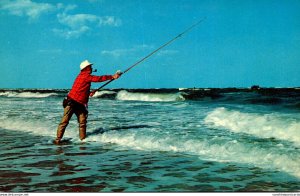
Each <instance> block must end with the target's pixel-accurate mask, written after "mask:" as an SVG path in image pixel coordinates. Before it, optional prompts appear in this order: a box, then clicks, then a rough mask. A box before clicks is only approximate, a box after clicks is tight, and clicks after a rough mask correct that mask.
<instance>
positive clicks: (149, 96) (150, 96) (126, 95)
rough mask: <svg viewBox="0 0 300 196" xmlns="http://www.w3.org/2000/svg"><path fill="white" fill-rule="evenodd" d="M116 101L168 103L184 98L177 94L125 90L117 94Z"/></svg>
mask: <svg viewBox="0 0 300 196" xmlns="http://www.w3.org/2000/svg"><path fill="white" fill-rule="evenodd" d="M116 99H117V100H126V101H153V102H168V101H183V100H184V98H183V96H182V95H181V94H179V93H161V94H158V93H155V94H154V93H131V92H128V91H126V90H122V91H120V92H118V94H117V97H116Z"/></svg>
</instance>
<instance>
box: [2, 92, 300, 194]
mask: <svg viewBox="0 0 300 196" xmlns="http://www.w3.org/2000/svg"><path fill="white" fill-rule="evenodd" d="M67 92H68V91H67V90H54V89H18V90H14V89H2V90H0V108H1V110H0V111H1V115H0V131H1V137H0V141H1V146H0V149H1V150H0V155H1V156H0V191H1V192H257V191H258V192H270V191H271V192H273V191H275V192H283V191H293V192H294V191H300V115H299V112H300V89H299V88H252V89H251V88H249V89H248V88H240V89H239V88H226V89H198V88H191V89H183V88H182V89H106V90H103V91H100V92H97V93H96V95H95V96H94V97H93V98H91V99H90V102H89V116H88V127H87V134H88V136H87V138H86V140H85V141H84V142H82V141H80V140H79V136H78V135H79V131H78V123H77V119H76V116H75V115H74V116H73V118H72V120H71V121H70V124H69V126H68V127H67V130H66V132H65V136H64V138H65V139H66V142H65V143H63V144H62V145H54V144H53V140H54V139H55V137H56V129H57V126H58V124H59V122H60V120H61V117H62V115H63V108H62V100H63V98H64V97H65V96H66V95H67Z"/></svg>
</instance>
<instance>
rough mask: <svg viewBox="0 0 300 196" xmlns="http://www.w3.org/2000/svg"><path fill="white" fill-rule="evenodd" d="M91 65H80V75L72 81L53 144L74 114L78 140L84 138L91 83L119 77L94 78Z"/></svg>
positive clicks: (62, 133) (58, 140)
mask: <svg viewBox="0 0 300 196" xmlns="http://www.w3.org/2000/svg"><path fill="white" fill-rule="evenodd" d="M92 65H93V64H92V63H90V62H89V61H88V60H85V61H83V62H82V63H81V64H80V70H81V71H80V73H79V75H78V76H77V78H76V79H75V81H74V84H73V87H72V89H71V90H70V92H69V94H68V95H67V97H66V98H65V99H64V101H63V106H64V115H63V117H62V119H61V122H60V124H59V125H58V128H57V137H56V139H55V140H54V143H55V144H60V143H61V139H62V137H63V135H64V132H65V129H66V127H67V126H68V124H69V121H70V119H71V117H72V115H73V114H74V113H75V114H76V116H77V120H78V123H79V138H80V140H83V139H85V138H86V123H87V117H88V110H87V108H88V107H87V106H88V101H89V95H90V88H91V83H92V82H104V81H107V80H116V79H118V78H119V77H120V76H121V73H120V72H117V73H116V74H114V75H103V76H94V75H91V73H92V72H93V69H92Z"/></svg>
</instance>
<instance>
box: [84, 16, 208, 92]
mask: <svg viewBox="0 0 300 196" xmlns="http://www.w3.org/2000/svg"><path fill="white" fill-rule="evenodd" d="M205 19H206V17H205V18H203V19H201V20H199V21H198V22H196V23H195V24H193V25H192V26H190V27H189V28H187V29H186V30H184V31H183V32H182V33H180V34H178V35H177V36H175V37H174V38H173V39H171V40H170V41H168V42H166V43H165V44H163V45H161V46H160V47H158V48H157V49H156V50H154V51H152V52H151V53H149V54H148V55H146V56H145V57H144V58H142V59H140V60H139V61H137V62H136V63H134V64H133V65H131V66H130V67H128V68H127V69H126V70H125V71H123V72H121V71H118V72H117V73H118V74H119V75H122V74H125V73H126V72H128V71H129V70H131V69H132V68H134V67H135V66H137V65H138V64H140V63H141V62H143V61H144V60H146V59H147V58H149V57H150V56H152V55H153V54H155V53H156V52H158V51H159V50H161V49H162V48H164V47H166V46H167V45H169V44H171V43H172V42H174V41H175V40H176V39H178V38H179V37H181V36H182V35H184V34H186V33H187V32H189V31H190V30H192V29H193V28H194V27H195V26H197V25H198V24H200V23H201V22H203V21H204V20H205ZM114 80H115V79H112V80H110V81H108V82H106V83H105V84H103V85H102V86H100V87H99V88H97V89H96V90H93V91H92V92H91V93H90V96H91V97H92V96H93V95H94V94H95V93H96V92H97V91H99V90H100V89H102V88H103V87H105V86H106V85H108V84H109V83H111V82H112V81H114Z"/></svg>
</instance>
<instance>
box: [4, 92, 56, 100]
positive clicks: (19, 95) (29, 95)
mask: <svg viewBox="0 0 300 196" xmlns="http://www.w3.org/2000/svg"><path fill="white" fill-rule="evenodd" d="M57 95H58V94H57V93H39V92H20V93H18V92H9V91H8V92H0V97H17V98H45V97H51V96H57Z"/></svg>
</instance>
